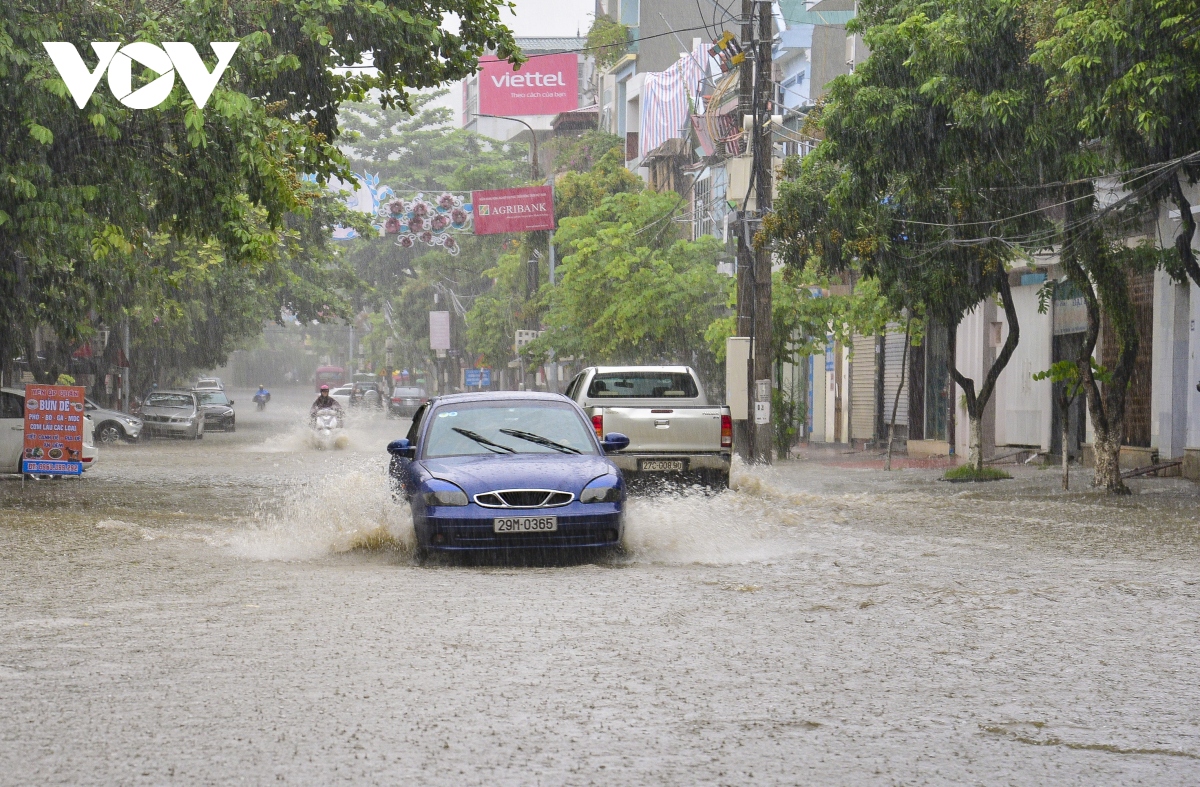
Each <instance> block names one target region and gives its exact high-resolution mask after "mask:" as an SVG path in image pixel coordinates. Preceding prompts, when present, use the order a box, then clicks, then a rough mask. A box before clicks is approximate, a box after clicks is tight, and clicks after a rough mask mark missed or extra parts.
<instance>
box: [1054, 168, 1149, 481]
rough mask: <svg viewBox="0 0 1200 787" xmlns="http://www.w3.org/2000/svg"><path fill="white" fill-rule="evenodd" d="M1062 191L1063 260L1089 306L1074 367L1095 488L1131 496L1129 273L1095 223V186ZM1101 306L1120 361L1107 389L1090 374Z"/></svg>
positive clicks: (1133, 333) (1134, 335) (1133, 341)
mask: <svg viewBox="0 0 1200 787" xmlns="http://www.w3.org/2000/svg"><path fill="white" fill-rule="evenodd" d="M1063 191H1064V196H1065V197H1066V198H1067V199H1066V203H1067V204H1066V222H1065V225H1066V227H1067V231H1066V233H1065V241H1066V242H1065V243H1064V244H1063V249H1064V250H1063V254H1062V257H1061V260H1062V264H1063V267H1065V268H1066V270H1067V274H1068V276H1069V277H1070V278H1071V281H1072V282H1074V284H1075V285H1076V286H1077V287H1079V288H1080V290H1081V291H1082V292H1083V300H1084V304H1085V305H1086V306H1087V331H1086V332H1085V333H1084V339H1083V344H1082V346H1081V347H1080V352H1079V357H1078V358H1076V359H1075V365H1076V368H1077V369H1078V370H1079V379H1080V380H1081V381H1082V383H1083V386H1082V387H1083V392H1084V394H1085V395H1086V396H1087V407H1088V415H1089V416H1091V419H1092V428H1093V429H1094V430H1095V434H1096V440H1095V443H1093V451H1094V453H1095V456H1096V472H1095V475H1094V476H1093V478H1092V486H1098V487H1104V488H1105V489H1107V490H1108V491H1109V492H1111V493H1113V494H1126V495H1127V494H1129V487H1127V486H1125V482H1124V481H1122V480H1121V470H1120V467H1119V464H1118V461H1117V460H1118V459H1119V457H1120V452H1121V441H1122V440H1123V439H1124V436H1125V403H1126V394H1127V392H1128V390H1129V381H1130V378H1131V377H1132V376H1133V365H1134V363H1135V361H1136V360H1137V352H1138V332H1137V322H1136V320H1135V318H1134V311H1133V301H1132V299H1131V298H1130V294H1129V277H1128V271H1127V270H1126V269H1125V268H1124V267H1123V266H1122V265H1121V264H1120V261H1119V260H1118V259H1117V257H1116V255H1114V253H1113V250H1112V248H1111V247H1110V246H1109V241H1108V239H1107V238H1106V237H1105V234H1104V233H1105V230H1104V228H1103V227H1102V226H1101V224H1100V223H1099V222H1098V221H1096V218H1095V216H1096V214H1095V186H1094V185H1093V184H1092V183H1091V182H1080V183H1078V184H1074V185H1072V186H1068V187H1067V188H1065V189H1064V190H1063ZM1101 304H1103V306H1104V312H1105V313H1106V314H1107V315H1108V319H1109V325H1110V326H1111V329H1112V335H1111V336H1109V337H1106V338H1105V341H1106V342H1107V341H1113V340H1115V341H1116V344H1117V363H1116V366H1115V367H1114V368H1112V369H1109V370H1108V379H1107V380H1105V381H1104V388H1103V390H1101V387H1100V381H1099V380H1097V379H1096V375H1095V374H1094V373H1093V371H1092V353H1093V352H1094V351H1095V349H1096V341H1097V340H1098V339H1099V336H1100V307H1101Z"/></svg>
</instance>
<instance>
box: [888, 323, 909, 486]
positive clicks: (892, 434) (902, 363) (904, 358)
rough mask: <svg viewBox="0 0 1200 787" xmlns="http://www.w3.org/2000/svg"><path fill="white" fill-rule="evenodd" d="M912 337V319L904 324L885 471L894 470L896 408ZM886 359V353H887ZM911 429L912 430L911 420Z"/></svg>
mask: <svg viewBox="0 0 1200 787" xmlns="http://www.w3.org/2000/svg"><path fill="white" fill-rule="evenodd" d="M911 335H912V317H909V318H908V321H907V322H905V323H904V349H903V350H901V352H900V384H899V385H897V386H896V398H895V399H893V400H892V417H891V419H890V420H889V421H888V446H887V461H886V462H885V463H884V466H883V469H884V470H891V469H892V442H893V441H894V440H895V439H896V408H897V407H899V406H900V392H901V391H902V390H904V373H905V372H907V371H908V342H909V337H910V336H911ZM884 350H885V351H886V350H887V340H886V339H884ZM885 357H886V352H885ZM909 428H910V429H911V428H912V423H911V419H910V422H909Z"/></svg>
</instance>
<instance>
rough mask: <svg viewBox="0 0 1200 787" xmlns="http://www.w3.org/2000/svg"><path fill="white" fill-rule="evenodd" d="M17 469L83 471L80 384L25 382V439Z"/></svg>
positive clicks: (47, 472)
mask: <svg viewBox="0 0 1200 787" xmlns="http://www.w3.org/2000/svg"><path fill="white" fill-rule="evenodd" d="M21 472H22V473H36V474H38V475H80V474H82V473H83V387H82V386H78V385H26V386H25V442H24V450H23V451H22V453H21Z"/></svg>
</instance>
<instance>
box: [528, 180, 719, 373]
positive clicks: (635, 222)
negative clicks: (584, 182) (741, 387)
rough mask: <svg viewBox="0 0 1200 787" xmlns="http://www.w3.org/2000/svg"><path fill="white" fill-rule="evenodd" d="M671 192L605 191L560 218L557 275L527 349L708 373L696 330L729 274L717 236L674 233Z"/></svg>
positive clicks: (713, 312)
mask: <svg viewBox="0 0 1200 787" xmlns="http://www.w3.org/2000/svg"><path fill="white" fill-rule="evenodd" d="M679 205H680V200H679V198H678V196H677V195H675V194H674V193H663V194H659V193H655V192H650V191H643V192H639V193H636V194H635V193H624V194H614V195H612V196H610V197H607V198H606V199H604V200H603V201H602V202H601V203H600V206H599V207H597V208H596V209H594V210H592V211H590V212H588V213H587V214H586V215H584V216H580V217H577V218H567V219H564V220H563V222H562V223H561V224H560V225H559V229H558V231H557V233H556V241H557V244H558V246H559V248H560V249H562V251H563V259H562V264H561V266H560V268H559V271H560V274H561V277H562V278H561V280H560V282H559V283H558V284H557V285H556V286H555V287H553V288H549V287H547V288H546V289H545V290H544V292H543V297H545V298H546V299H547V301H548V309H547V311H546V314H545V318H544V322H545V325H546V334H545V336H544V337H542V338H541V339H540V340H539V341H538V342H535V343H534V344H533V345H531V348H530V352H531V353H535V354H536V353H540V352H543V351H545V350H548V349H552V350H554V352H556V353H557V354H558V355H559V356H560V357H561V356H568V355H570V356H575V357H585V358H588V359H590V360H593V361H596V362H604V363H656V362H657V363H667V362H669V363H689V364H692V365H695V366H697V367H698V371H699V372H700V373H701V375H702V376H704V377H705V378H706V379H709V380H711V379H713V377H714V376H715V374H716V363H715V359H714V358H713V356H712V354H711V353H710V352H709V350H708V348H707V347H706V345H705V343H704V338H703V337H704V332H705V330H706V329H707V328H708V326H709V324H710V323H711V322H712V321H713V319H714V318H715V317H717V316H718V315H719V314H720V313H722V312H723V311H724V309H725V303H726V301H727V299H728V290H729V282H730V279H729V278H728V277H725V276H722V275H721V274H719V273H718V272H717V260H718V257H719V256H720V255H721V253H722V251H723V247H722V245H721V243H720V241H718V240H717V239H716V238H712V237H708V236H705V237H702V238H700V239H699V240H696V241H689V240H683V239H681V238H680V237H679V231H678V229H676V225H675V223H674V222H673V221H672V219H673V218H674V215H675V212H676V210H677V209H678V207H679Z"/></svg>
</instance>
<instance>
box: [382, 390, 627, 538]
mask: <svg viewBox="0 0 1200 787" xmlns="http://www.w3.org/2000/svg"><path fill="white" fill-rule="evenodd" d="M628 444H629V439H628V438H627V437H625V436H624V435H620V434H616V433H612V434H609V435H606V436H605V438H604V441H603V442H601V441H600V439H599V438H598V437H597V436H596V433H595V432H594V431H593V429H592V424H591V422H590V421H588V418H587V415H586V414H585V413H584V412H583V409H582V408H580V407H579V405H577V404H575V403H574V402H572V401H571V400H569V399H567V398H566V397H564V396H561V395H559V394H549V393H537V392H531V391H523V392H516V391H502V392H492V391H489V392H482V393H467V394H453V395H449V396H441V397H438V398H436V399H432V400H431V401H430V402H429V403H428V404H425V405H423V406H422V407H421V408H420V409H419V410H417V413H416V415H415V416H414V417H413V422H412V426H411V428H410V429H409V430H408V436H407V437H406V438H403V439H400V440H393V441H392V442H391V443H389V444H388V447H387V450H388V453H390V454H391V455H392V461H391V468H390V472H391V474H392V477H393V479H394V484H395V486H396V488H397V489H398V490H399V491H400V492H401V493H402V495H403V497H404V498H406V499H407V500H408V502H409V505H410V506H411V509H412V518H413V525H414V527H415V528H416V534H417V544H418V558H420V557H421V556H423V555H424V554H426V553H427V552H428V551H429V550H436V551H445V552H465V551H471V550H529V549H533V550H564V549H612V548H616V547H619V546H620V544H621V538H622V535H623V530H624V526H625V525H624V521H625V520H624V518H625V481H624V478H623V476H622V475H621V470H620V468H618V467H617V466H616V465H615V464H614V463H613V462H612V460H611V459H609V458H608V456H606V454H608V453H612V452H616V451H619V450H621V449H622V448H624V447H625V446H627V445H628Z"/></svg>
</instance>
